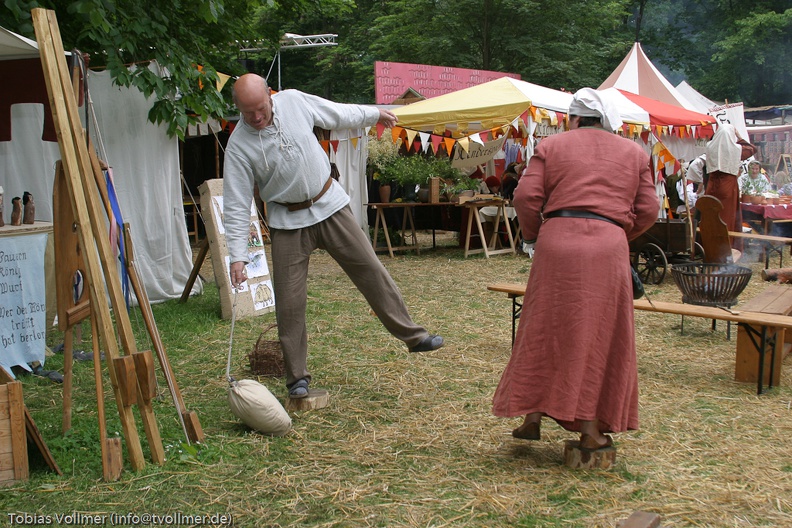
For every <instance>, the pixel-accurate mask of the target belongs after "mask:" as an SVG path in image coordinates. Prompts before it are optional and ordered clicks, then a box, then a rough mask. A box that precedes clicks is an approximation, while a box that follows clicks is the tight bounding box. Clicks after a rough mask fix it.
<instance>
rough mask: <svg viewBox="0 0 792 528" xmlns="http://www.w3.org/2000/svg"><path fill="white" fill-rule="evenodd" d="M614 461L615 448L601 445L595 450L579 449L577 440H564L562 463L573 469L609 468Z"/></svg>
mask: <svg viewBox="0 0 792 528" xmlns="http://www.w3.org/2000/svg"><path fill="white" fill-rule="evenodd" d="M614 463H616V448H615V447H612V446H611V447H603V448H600V449H597V450H596V451H590V450H588V449H580V441H579V440H567V441H566V442H564V465H565V466H567V467H571V468H573V469H594V468H596V469H610V468H611V467H612V466H613V464H614Z"/></svg>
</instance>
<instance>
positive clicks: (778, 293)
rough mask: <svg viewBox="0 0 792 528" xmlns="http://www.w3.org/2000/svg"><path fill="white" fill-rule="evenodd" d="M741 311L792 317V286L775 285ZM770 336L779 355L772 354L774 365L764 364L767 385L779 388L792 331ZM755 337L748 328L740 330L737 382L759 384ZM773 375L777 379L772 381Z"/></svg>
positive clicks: (773, 331)
mask: <svg viewBox="0 0 792 528" xmlns="http://www.w3.org/2000/svg"><path fill="white" fill-rule="evenodd" d="M740 310H741V311H742V310H745V311H749V312H758V313H763V314H774V315H786V316H788V315H790V314H792V286H789V285H786V284H772V285H770V286H768V287H767V289H765V290H764V291H763V292H761V293H760V294H759V295H757V296H756V297H753V298H752V299H749V300H748V301H747V302H746V303H745V304H743V305H741V306H740ZM768 333H769V334H770V335H773V336H775V339H774V343H773V344H774V346H775V351H774V352H775V354H774V355H772V356H773V358H774V363H773V364H772V365H764V368H763V370H764V372H765V373H766V375H765V379H764V380H763V382H764V383H767V384H769V385H779V384H780V381H781V368H782V364H783V361H784V358H785V357H786V356H787V355H788V354H789V351H790V350H791V349H792V332H790V333H786V332H785V329H784V328H775V327H770V328H768ZM751 339H752V334H750V333H749V332H748V331H746V329H745V328H740V329H738V331H737V360H736V362H735V366H734V379H735V380H736V381H744V382H755V381H757V379H756V376H757V374H756V373H757V372H758V361H759V358H758V357H757V355H756V353H755V348H754V343H753V342H751ZM771 373H772V376H773V379H772V380H770V375H771Z"/></svg>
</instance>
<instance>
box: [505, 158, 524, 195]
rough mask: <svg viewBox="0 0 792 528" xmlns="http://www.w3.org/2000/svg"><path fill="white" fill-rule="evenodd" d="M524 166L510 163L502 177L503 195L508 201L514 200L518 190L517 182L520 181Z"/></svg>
mask: <svg viewBox="0 0 792 528" xmlns="http://www.w3.org/2000/svg"><path fill="white" fill-rule="evenodd" d="M523 166H524V164H519V165H518V164H517V163H509V166H508V167H506V170H505V171H503V174H502V175H501V195H502V196H503V197H504V198H506V199H507V200H511V199H512V198H514V189H516V188H517V182H518V181H519V180H520V172H518V168H519V169H520V171H522V167H523Z"/></svg>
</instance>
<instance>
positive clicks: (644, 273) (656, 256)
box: [633, 243, 668, 284]
mask: <svg viewBox="0 0 792 528" xmlns="http://www.w3.org/2000/svg"><path fill="white" fill-rule="evenodd" d="M633 267H634V268H635V271H636V272H638V276H639V277H641V282H643V283H644V284H660V283H661V282H663V279H664V278H665V274H666V269H668V259H667V258H666V256H665V253H664V252H663V250H662V249H660V246H658V245H657V244H651V243H649V244H645V245H643V246H641V249H639V250H638V252H636V253H635V257H634V260H633Z"/></svg>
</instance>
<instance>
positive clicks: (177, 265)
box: [0, 28, 201, 302]
mask: <svg viewBox="0 0 792 528" xmlns="http://www.w3.org/2000/svg"><path fill="white" fill-rule="evenodd" d="M37 58H38V47H37V45H36V43H35V42H34V41H31V40H29V39H25V38H24V37H21V36H19V35H16V34H15V33H12V32H11V31H8V30H5V29H3V28H0V72H2V77H3V79H5V80H6V82H11V81H9V79H13V78H14V77H13V76H14V70H13V67H14V66H15V65H17V64H19V63H18V62H16V59H33V60H36V61H37V60H38V59H37ZM153 67H156V66H153ZM14 82H15V83H17V84H19V85H21V86H29V84H30V83H29V79H28V80H26V79H15V80H14ZM87 85H88V88H89V90H90V101H91V102H92V103H93V107H94V109H95V113H96V122H97V124H98V128H97V127H96V126H94V124H93V123H91V124H90V126H89V127H88V133H89V135H90V137H91V139H92V140H93V143H94V145H95V146H96V148H97V150H98V151H99V155H100V157H104V153H105V152H106V161H107V162H108V164H109V165H111V166H112V168H113V175H114V181H115V188H116V192H117V195H118V199H119V203H120V207H121V211H122V215H123V220H124V222H126V223H129V224H130V228H131V231H132V238H133V245H134V247H135V257H136V265H137V267H138V273H139V274H140V276H141V279H142V281H143V284H144V286H145V288H146V292H147V293H148V297H149V298H150V300H151V301H152V302H157V301H163V300H167V299H173V298H178V297H180V296H181V293H182V290H183V289H184V286H185V284H186V283H187V279H188V278H189V275H190V272H191V270H192V251H191V249H190V243H189V238H188V236H187V227H186V223H185V219H184V212H183V205H182V192H181V180H180V177H179V156H178V140H177V139H176V138H169V137H168V136H167V134H166V132H165V127H164V126H158V125H154V124H152V123H150V122H149V121H148V120H147V115H148V111H149V109H150V108H151V103H152V101H151V100H147V99H146V98H145V97H144V96H143V94H142V93H141V92H139V91H138V90H136V89H126V88H120V87H117V86H113V85H112V82H111V80H110V77H109V74H107V73H105V72H101V73H97V72H89V74H88V78H87ZM0 93H1V92H0ZM9 104H10V103H9V101H7V100H6V101H4V100H3V98H2V96H0V107H3V106H7V105H9ZM81 114H82V112H81ZM1 115H3V114H2V112H1V111H0V116H1ZM44 115H45V110H44V105H43V104H39V103H30V104H27V103H26V104H13V105H11V108H10V119H11V130H12V137H11V141H0V186H2V187H3V189H4V192H5V196H8V197H11V196H21V195H22V193H23V192H24V191H28V192H31V193H32V194H33V196H34V197H35V201H36V220H39V221H43V222H51V221H52V188H53V180H54V176H55V168H54V167H55V162H56V161H57V160H59V159H60V157H61V156H60V151H59V149H58V144H57V143H55V142H51V141H43V140H42V127H43V123H44V120H45V119H44ZM0 124H1V123H0ZM102 146H104V148H103V149H102V148H101V147H102ZM9 202H10V200H9ZM6 216H7V218H6V221H8V217H10V211H8V212H7V213H6ZM200 291H201V285H200V283H197V284H196V285H195V286H194V288H193V293H197V292H200Z"/></svg>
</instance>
